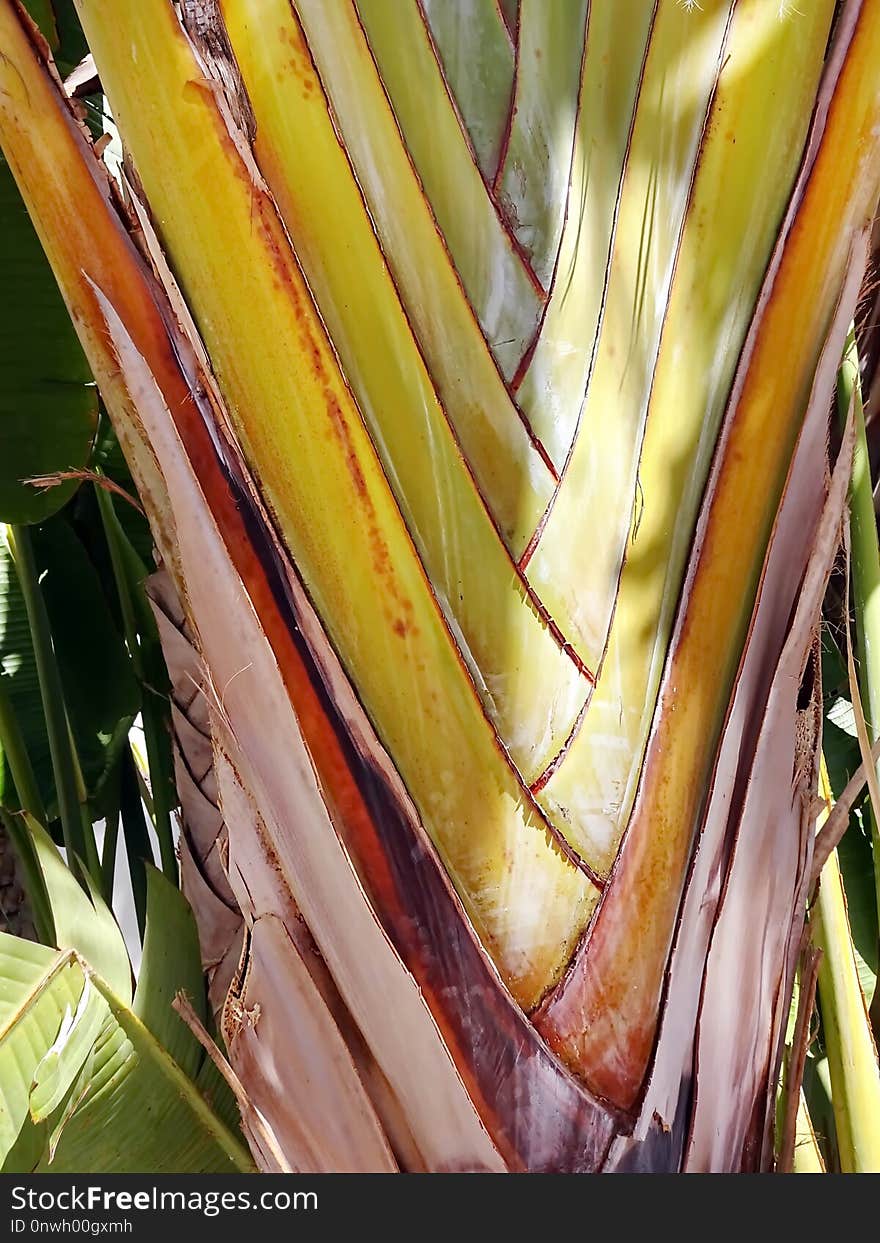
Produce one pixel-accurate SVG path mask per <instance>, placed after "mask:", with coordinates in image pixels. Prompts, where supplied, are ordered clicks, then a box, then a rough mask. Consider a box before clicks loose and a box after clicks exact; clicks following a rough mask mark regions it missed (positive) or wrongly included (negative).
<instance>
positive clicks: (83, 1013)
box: [30, 977, 108, 1122]
mask: <svg viewBox="0 0 880 1243" xmlns="http://www.w3.org/2000/svg"><path fill="white" fill-rule="evenodd" d="M107 1016H108V1007H107V1003H106V1001H105V1000H104V998H103V997H102V996H101V995H100V993H98V992H97V991H96V989H95V988H94V986H93V985H92V983H91V982H90V980H89V979H88V977H87V978H86V981H85V985H84V987H83V990H82V992H81V993H80V997H79V1001H78V1002H77V1004H76V1010H75V1011H72V1010H71V1008H70V1007H68V1008H67V1010H66V1011H65V1014H64V1018H63V1019H62V1020H61V1027H60V1029H59V1032H58V1035H57V1036H56V1037H55V1040H54V1042H53V1044H52V1045H51V1047H50V1048H49V1049H47V1050H46V1052H45V1053H44V1054H43V1056H42V1058H41V1059H40V1061H39V1063H38V1064H37V1068H36V1070H35V1071H34V1079H33V1084H34V1086H33V1087H32V1088H31V1094H30V1114H31V1118H32V1119H33V1121H34V1122H42V1121H43V1120H44V1119H46V1118H48V1117H49V1115H50V1114H51V1113H52V1112H53V1111H54V1110H55V1109H56V1108H57V1107H58V1106H59V1105H60V1104H61V1102H62V1101H63V1100H64V1098H65V1097H66V1096H67V1093H68V1091H69V1090H70V1088H71V1087H72V1086H73V1083H74V1081H75V1080H76V1078H77V1076H78V1075H79V1073H80V1070H81V1069H82V1067H83V1064H84V1062H85V1060H86V1059H87V1058H88V1056H89V1053H90V1051H91V1048H92V1045H93V1044H94V1043H95V1040H96V1039H97V1036H98V1033H99V1032H100V1031H101V1029H102V1028H103V1026H104V1023H105V1022H106V1020H107Z"/></svg>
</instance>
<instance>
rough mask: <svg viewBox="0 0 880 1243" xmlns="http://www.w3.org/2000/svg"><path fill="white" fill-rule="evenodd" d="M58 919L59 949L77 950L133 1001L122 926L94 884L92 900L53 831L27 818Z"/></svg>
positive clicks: (56, 933) (127, 999)
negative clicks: (63, 857) (67, 862)
mask: <svg viewBox="0 0 880 1243" xmlns="http://www.w3.org/2000/svg"><path fill="white" fill-rule="evenodd" d="M27 821H28V826H29V828H30V831H31V836H32V838H33V842H34V846H35V848H36V851H37V856H38V858H39V860H40V866H41V868H42V869H43V876H44V878H45V881H46V889H47V891H48V894H49V904H50V906H51V908H52V916H53V918H54V920H55V939H56V943H57V945H58V948H59V949H62V950H63V949H72V950H76V951H77V953H78V954H81V955H82V957H83V958H84V959H85V960H86V961H87V962H88V963H89V964H90V965H91V966H92V968H93V969H94V970H95V971H97V972H98V973H99V975H100V976H101V977H102V978H103V979H104V980H106V981H107V983H108V984H109V985H110V987H111V988H112V989H113V991H114V992H115V993H116V994H117V995H118V996H119V997H121V998H122V999H123V1000H124V1001H126V1002H130V1001H131V964H130V963H129V961H128V951H127V950H126V948H125V941H124V940H123V938H122V933H121V932H120V931H119V926H118V924H117V923H116V920H115V919H114V918H113V914H112V912H111V911H110V910H109V909H108V907H107V906H106V905H105V903H104V901H103V899H102V898H101V896H100V894H99V893H98V891H97V889H96V888H95V887H94V886H90V887H91V901H89V898H88V897H87V896H86V894H85V893H84V892H83V890H82V889H81V888H80V886H79V883H78V882H77V880H76V878H75V876H74V875H73V873H72V872H71V871H70V869H69V868H68V867H67V865H66V864H65V862H64V860H63V859H62V858H61V854H60V853H59V850H58V847H57V846H56V845H55V843H54V842H53V841H52V839H51V837H50V836H49V834H48V833H47V832H46V830H45V829H44V828H43V827H42V825H39V824H37V822H36V820H34V819H33V818H32V817H31V816H28V817H27Z"/></svg>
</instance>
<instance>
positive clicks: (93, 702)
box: [33, 516, 140, 790]
mask: <svg viewBox="0 0 880 1243" xmlns="http://www.w3.org/2000/svg"><path fill="white" fill-rule="evenodd" d="M33 543H34V554H35V557H36V560H37V565H38V568H39V570H40V573H41V581H40V585H41V587H42V591H43V598H44V599H45V601H46V608H47V610H48V612H49V621H50V624H51V626H52V637H53V641H54V646H55V654H56V656H57V658H58V664H59V667H60V670H61V681H62V684H63V686H64V698H65V702H66V704H67V712H68V716H69V717H70V723H71V728H72V730H73V735H74V738H75V740H76V746H77V752H78V754H79V759H80V764H81V765H82V769H83V773H84V775H85V779H86V786H87V788H88V789H89V790H92V789H94V788H95V787H96V786H97V785H98V784H99V783H100V781H101V778H102V776H103V775H104V773H105V772H106V770H107V769H108V768H109V767H110V765H111V764H112V763H113V761H114V759H115V756H116V754H117V752H118V748H119V747H120V746H121V745H122V744H123V743H124V741H125V737H126V735H127V734H128V728H129V725H130V723H131V720H132V719H133V718H134V716H135V715H136V714H137V712H138V710H139V708H140V691H139V688H138V685H137V681H136V680H135V677H134V673H133V671H132V668H131V661H130V659H129V655H128V652H127V651H126V648H125V644H124V642H123V639H122V635H121V633H120V631H119V630H118V629H117V627H116V625H115V623H114V621H113V618H112V616H111V613H110V609H109V607H108V604H107V598H106V596H105V594H104V589H103V587H102V584H101V581H100V579H99V578H98V575H97V573H96V571H95V568H94V566H93V565H92V563H91V561H90V559H89V556H88V554H87V552H86V550H85V548H84V547H83V545H82V543H81V541H80V540H79V539H78V537H77V535H76V533H75V532H74V530H73V528H72V526H71V525H70V524H69V523H68V522H66V521H64V519H63V518H62V517H61V516H59V517H58V518H55V519H53V520H52V521H51V522H50V523H45V524H43V525H42V526H40V527H39V528H38V529H37V530H35V531H34V533H33Z"/></svg>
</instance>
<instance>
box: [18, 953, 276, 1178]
mask: <svg viewBox="0 0 880 1243" xmlns="http://www.w3.org/2000/svg"><path fill="white" fill-rule="evenodd" d="M99 1014H100V1015H101V1016H102V1019H103V1021H102V1022H101V1023H100V1024H99V1025H97V1026H96V1023H95V1017H96V1016H97V1015H99ZM87 1037H88V1038H87ZM65 1096H66V1099H65ZM53 1107H54V1109H55V1113H54V1114H53V1115H52V1116H51V1118H50V1119H49V1122H50V1126H51V1138H50V1132H48V1131H47V1128H46V1127H45V1126H39V1127H35V1126H33V1125H32V1123H31V1121H30V1119H29V1112H32V1113H34V1114H35V1115H36V1116H38V1117H40V1118H42V1117H44V1116H45V1115H46V1114H47V1112H48V1110H49V1109H50V1108H53ZM41 1145H42V1148H41V1150H40V1146H41ZM7 1159H8V1161H9V1164H8V1165H6V1166H4V1168H7V1169H9V1168H16V1169H22V1168H25V1169H30V1168H33V1167H34V1166H35V1165H36V1166H37V1168H40V1169H43V1170H48V1171H51V1172H77V1173H85V1172H91V1171H100V1172H101V1173H102V1174H106V1173H122V1172H150V1173H162V1172H174V1173H232V1172H236V1171H242V1172H250V1171H252V1170H253V1163H252V1161H251V1159H250V1157H249V1156H248V1154H247V1152H246V1151H245V1150H244V1148H243V1146H242V1145H241V1143H240V1141H239V1140H238V1139H237V1138H236V1136H235V1135H234V1134H233V1133H232V1132H231V1131H230V1129H229V1128H228V1127H227V1126H226V1125H225V1123H224V1122H222V1121H221V1120H220V1119H219V1118H218V1117H217V1116H216V1115H215V1114H214V1113H213V1112H212V1110H211V1109H210V1108H209V1106H208V1105H207V1104H206V1102H205V1100H204V1099H203V1098H202V1096H201V1094H200V1093H199V1091H198V1089H197V1088H196V1086H195V1085H194V1083H193V1082H192V1081H191V1080H190V1079H189V1078H188V1077H187V1076H186V1075H185V1074H184V1073H183V1072H182V1071H181V1070H180V1068H179V1067H178V1066H177V1064H176V1063H175V1062H174V1061H173V1060H172V1058H170V1057H169V1056H168V1054H167V1052H166V1051H165V1050H164V1049H163V1048H162V1047H161V1045H160V1044H159V1043H158V1042H157V1041H156V1040H155V1038H154V1037H153V1036H152V1035H151V1034H150V1032H149V1031H148V1030H147V1029H146V1028H145V1027H144V1026H143V1024H142V1023H141V1022H140V1020H139V1019H138V1018H137V1017H136V1016H135V1015H134V1014H133V1013H132V1012H131V1011H130V1010H129V1009H127V1007H126V1006H124V1005H123V1004H122V1003H121V1002H120V1001H119V999H118V998H117V997H116V996H115V995H114V994H113V992H112V991H111V990H110V989H109V988H108V986H107V984H106V982H105V981H104V980H102V979H101V978H100V977H99V976H97V975H95V974H93V972H92V970H91V968H90V967H89V966H88V965H87V964H86V963H85V962H83V960H82V959H81V958H80V957H79V956H78V955H76V954H75V953H73V952H72V951H70V950H66V951H63V950H53V949H49V948H47V947H45V946H37V945H32V944H30V943H29V942H26V941H21V940H20V939H18V938H16V937H11V936H8V935H6V934H0V1161H3V1162H6V1161H7Z"/></svg>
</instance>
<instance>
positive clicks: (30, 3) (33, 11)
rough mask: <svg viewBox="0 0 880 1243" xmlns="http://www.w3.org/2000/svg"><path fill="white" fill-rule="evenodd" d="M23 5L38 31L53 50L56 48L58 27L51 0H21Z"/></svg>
mask: <svg viewBox="0 0 880 1243" xmlns="http://www.w3.org/2000/svg"><path fill="white" fill-rule="evenodd" d="M23 3H24V7H25V8H26V9H27V11H28V13H29V14H30V15H31V17H32V18H33V19H34V21H35V22H36V23H37V25H38V26H39V28H40V33H41V34H42V36H43V38H44V39H45V40H46V42H47V43H48V44H49V47H50V48H51V49H52V51H53V52H55V51H57V49H58V27H57V24H56V20H55V11H54V4H53V0H23Z"/></svg>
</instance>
